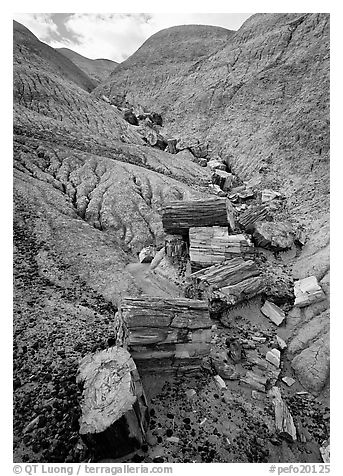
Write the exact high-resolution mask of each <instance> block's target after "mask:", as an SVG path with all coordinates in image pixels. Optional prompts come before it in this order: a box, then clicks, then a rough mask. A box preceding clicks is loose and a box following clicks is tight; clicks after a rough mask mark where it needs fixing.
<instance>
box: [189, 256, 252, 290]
mask: <svg viewBox="0 0 343 476" xmlns="http://www.w3.org/2000/svg"><path fill="white" fill-rule="evenodd" d="M259 274H260V271H259V270H258V268H257V266H256V264H255V263H254V262H253V261H252V260H248V261H244V260H243V259H242V258H240V257H239V258H233V259H230V260H228V261H224V262H223V263H221V264H219V265H215V266H211V267H209V268H205V269H201V270H199V271H197V272H195V273H193V274H191V276H190V277H189V286H188V291H187V292H188V293H189V295H192V296H193V297H194V298H195V297H196V298H197V299H206V298H207V299H211V295H212V292H213V291H214V290H220V289H221V288H223V287H225V286H229V285H234V284H237V283H241V282H242V281H244V280H245V279H248V278H251V277H253V276H259Z"/></svg>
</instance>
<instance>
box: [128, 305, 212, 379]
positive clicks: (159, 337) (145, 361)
mask: <svg viewBox="0 0 343 476" xmlns="http://www.w3.org/2000/svg"><path fill="white" fill-rule="evenodd" d="M119 315H120V317H121V319H122V321H123V324H124V326H125V327H126V329H127V345H128V347H129V349H130V352H131V355H132V357H133V359H134V360H135V362H136V363H137V365H138V368H139V370H140V371H148V372H151V371H153V370H154V371H159V372H166V371H171V372H177V371H181V370H182V371H192V370H194V371H197V370H199V368H200V366H201V362H202V359H203V358H204V357H205V356H206V355H208V354H209V352H210V341H211V326H212V323H211V321H210V318H209V313H208V307H207V304H206V303H205V302H203V301H196V300H191V299H182V298H177V299H172V298H170V299H167V298H157V297H150V296H145V297H140V298H129V297H127V298H124V299H123V301H122V303H121V308H120V312H119Z"/></svg>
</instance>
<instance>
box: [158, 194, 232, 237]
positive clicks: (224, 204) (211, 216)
mask: <svg viewBox="0 0 343 476" xmlns="http://www.w3.org/2000/svg"><path fill="white" fill-rule="evenodd" d="M162 223H163V228H164V230H165V231H166V232H167V233H170V234H175V235H180V234H181V235H186V234H187V233H188V230H189V229H190V228H192V227H196V226H201V227H206V226H215V225H218V226H227V227H230V229H231V230H233V229H234V217H233V208H232V205H231V203H230V202H229V200H227V199H225V198H215V199H208V200H192V201H174V202H170V203H169V204H168V205H166V206H165V207H164V209H163V211H162Z"/></svg>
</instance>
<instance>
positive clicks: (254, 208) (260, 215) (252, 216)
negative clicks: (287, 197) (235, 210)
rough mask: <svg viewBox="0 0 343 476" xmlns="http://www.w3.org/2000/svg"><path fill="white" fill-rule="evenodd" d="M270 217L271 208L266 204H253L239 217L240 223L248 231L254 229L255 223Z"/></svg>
mask: <svg viewBox="0 0 343 476" xmlns="http://www.w3.org/2000/svg"><path fill="white" fill-rule="evenodd" d="M267 218H270V212H269V208H268V207H267V206H266V205H251V206H250V207H249V208H248V209H247V210H245V211H244V212H243V213H241V214H240V215H239V217H238V223H239V224H240V225H241V226H242V227H243V228H244V229H245V230H246V231H247V232H251V231H254V228H255V223H256V222H258V221H263V220H265V219H267Z"/></svg>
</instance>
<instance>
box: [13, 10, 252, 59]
mask: <svg viewBox="0 0 343 476" xmlns="http://www.w3.org/2000/svg"><path fill="white" fill-rule="evenodd" d="M250 15H251V13H17V14H14V18H15V20H17V21H18V22H20V23H22V24H23V25H25V26H26V27H27V28H28V29H29V30H31V31H32V33H33V34H34V35H36V36H37V37H38V38H39V39H40V40H41V41H44V42H45V43H47V44H48V45H50V46H52V47H54V48H62V47H65V48H70V49H71V50H74V51H76V52H77V53H79V54H81V55H83V56H86V57H87V58H91V59H96V58H106V59H111V60H114V61H117V62H122V61H124V60H125V59H126V58H127V57H128V56H130V55H131V54H132V53H134V52H135V51H136V50H137V49H138V48H139V47H140V46H141V45H142V43H143V42H144V41H145V40H146V39H147V38H149V37H150V36H151V35H153V34H154V33H156V32H157V31H159V30H162V29H163V28H168V27H170V26H174V25H187V24H201V25H215V26H222V27H224V28H228V29H229V30H238V29H239V27H240V26H241V25H242V23H243V22H244V21H245V20H246V19H247V18H249V16H250Z"/></svg>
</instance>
